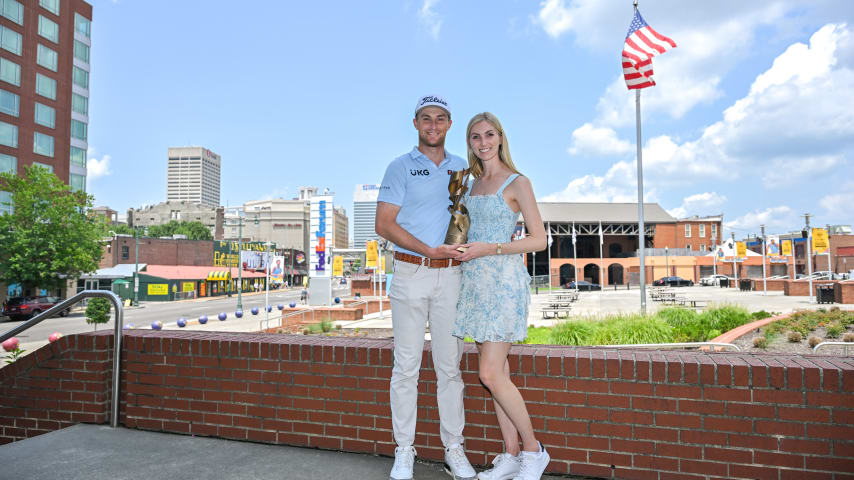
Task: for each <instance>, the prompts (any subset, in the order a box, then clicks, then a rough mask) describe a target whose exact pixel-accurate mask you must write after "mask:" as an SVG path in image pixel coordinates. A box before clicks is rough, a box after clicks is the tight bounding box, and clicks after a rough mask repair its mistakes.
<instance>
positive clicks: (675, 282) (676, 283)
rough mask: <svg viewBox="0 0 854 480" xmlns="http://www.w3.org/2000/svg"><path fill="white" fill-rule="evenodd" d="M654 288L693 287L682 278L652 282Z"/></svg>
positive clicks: (660, 279) (690, 281) (692, 283)
mask: <svg viewBox="0 0 854 480" xmlns="http://www.w3.org/2000/svg"><path fill="white" fill-rule="evenodd" d="M652 284H653V285H655V286H656V287H691V286H693V285H694V282H693V281H692V280H685V279H684V278H682V277H662V278H659V279H658V280H656V281H654V282H652Z"/></svg>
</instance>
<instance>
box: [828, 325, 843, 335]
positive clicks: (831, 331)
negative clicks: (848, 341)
mask: <svg viewBox="0 0 854 480" xmlns="http://www.w3.org/2000/svg"><path fill="white" fill-rule="evenodd" d="M844 330H845V327H843V326H842V325H840V324H838V323H834V324H832V325H829V326H828V327H827V338H839V336H840V335H842V332H843V331H844Z"/></svg>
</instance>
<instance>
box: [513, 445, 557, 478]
mask: <svg viewBox="0 0 854 480" xmlns="http://www.w3.org/2000/svg"><path fill="white" fill-rule="evenodd" d="M519 460H520V463H521V466H520V468H519V473H518V474H517V475H516V476H515V477H513V480H540V477H541V476H542V475H543V472H544V471H545V470H546V467H547V466H548V465H549V460H551V457H549V452H547V451H546V449H545V448H543V444H542V443H541V444H540V451H539V452H525V451H523V452H522V453H520V454H519Z"/></svg>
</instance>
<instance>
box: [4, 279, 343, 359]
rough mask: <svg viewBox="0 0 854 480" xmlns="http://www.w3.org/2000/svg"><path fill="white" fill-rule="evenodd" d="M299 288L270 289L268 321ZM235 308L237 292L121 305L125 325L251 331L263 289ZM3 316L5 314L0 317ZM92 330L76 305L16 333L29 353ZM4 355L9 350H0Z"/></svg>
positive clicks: (245, 297) (256, 326)
mask: <svg viewBox="0 0 854 480" xmlns="http://www.w3.org/2000/svg"><path fill="white" fill-rule="evenodd" d="M339 287H340V288H335V289H334V290H333V292H334V294H335V295H336V296H339V297H342V298H344V297H347V296H349V294H350V288H349V285H345V286H339ZM301 290H302V289H301V288H293V289H289V290H271V291H270V305H272V307H273V310H272V311H271V312H270V316H269V318H270V321H271V323H272V321H273V320H274V319H275V318H277V315H279V314H280V313H279V310H278V308H277V304H279V303H281V304H283V305H284V306H285V307H287V306H288V304H289V303H290V302H295V303H296V304H297V305H299V304H300V301H299V297H300V291H301ZM253 307H258V310H259V312H258V315H252V313H251V311H252V308H253ZM235 310H237V295H233V296H232V297H231V298H229V297H208V298H201V299H196V300H183V301H177V302H142V303H141V304H140V306H139V307H128V308H125V309H124V323H125V325H133V328H145V329H150V328H151V323H152V322H154V321H156V320H160V321H161V322H163V328H164V329H177V328H178V326H177V325H176V323H175V322H176V321H177V320H178V319H179V318H180V317H184V318H185V319H187V323H188V325H187V327H186V328H187V329H194V330H195V329H206V330H210V331H230V332H254V331H257V330H260V329H261V328H263V327H262V325H261V323H260V322H262V321H265V320H266V319H267V316H266V314H265V312H264V292H260V293H251V294H247V293H244V294H243V318H240V319H238V318H237V317H235V315H234V312H235ZM220 312H225V313H226V314H228V318H227V319H226V320H225V321H222V322H221V321H220V320H219V319H218V318H217V315H219V313H220ZM202 315H207V316H208V323H207V324H206V325H199V324H198V319H199V317H200V316H202ZM2 318H6V317H2ZM22 323H24V322H23V321H18V322H13V321H9V320H6V321H4V322H0V331H3V332H5V331H8V330H10V329H12V328H14V327H16V326H18V325H20V324H22ZM113 328H114V327H113V313H112V311H111V313H110V321H109V322H108V323H105V324H101V325H98V330H105V329H109V330H111V331H112V329H113ZM93 330H94V326H93V325H89V324H87V323H86V316H85V315H84V314H83V309H82V308H79V307H78V308H77V309H76V310H74V311H72V313H71V314H70V315H68V316H67V317H64V318H63V317H54V318H50V319H48V320H45V321H43V322H41V323H39V324H38V325H36V326H34V327H32V328H30V329H29V330H26V331H24V332H21V333H20V334H18V335H16V337H17V338H18V339H19V340H20V342H21V343H20V345H21V348H22V349H24V350H25V351H26V352H25V353H31V352H32V351H34V350H36V349H38V348H39V347H41V346H42V345H45V344H47V343H48V337H49V336H50V334H52V333H54V332H59V333H61V334H63V335H72V334H75V333H84V332H91V331H93ZM2 354H3V356H4V357H5V356H7V355H8V353H6V352H2Z"/></svg>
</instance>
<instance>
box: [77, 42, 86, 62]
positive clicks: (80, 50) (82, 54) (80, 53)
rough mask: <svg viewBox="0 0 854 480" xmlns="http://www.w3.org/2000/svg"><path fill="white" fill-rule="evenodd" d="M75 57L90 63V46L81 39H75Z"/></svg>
mask: <svg viewBox="0 0 854 480" xmlns="http://www.w3.org/2000/svg"><path fill="white" fill-rule="evenodd" d="M74 58H76V59H78V60H80V61H83V62H86V63H89V46H88V45H86V44H85V43H83V42H81V41H80V40H75V41H74Z"/></svg>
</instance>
